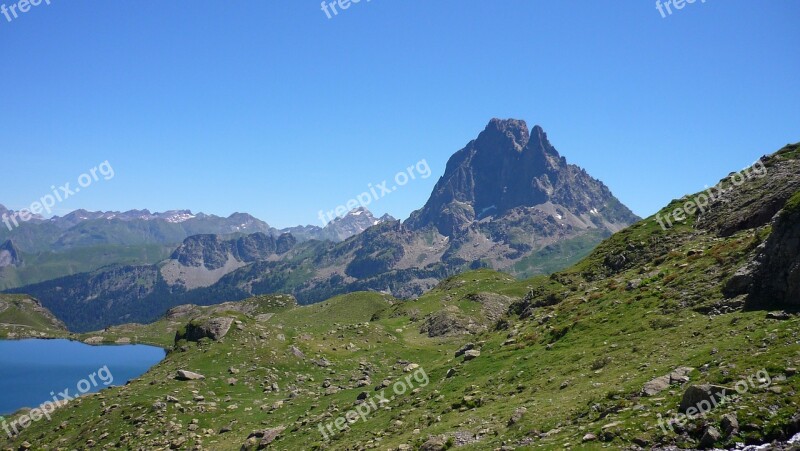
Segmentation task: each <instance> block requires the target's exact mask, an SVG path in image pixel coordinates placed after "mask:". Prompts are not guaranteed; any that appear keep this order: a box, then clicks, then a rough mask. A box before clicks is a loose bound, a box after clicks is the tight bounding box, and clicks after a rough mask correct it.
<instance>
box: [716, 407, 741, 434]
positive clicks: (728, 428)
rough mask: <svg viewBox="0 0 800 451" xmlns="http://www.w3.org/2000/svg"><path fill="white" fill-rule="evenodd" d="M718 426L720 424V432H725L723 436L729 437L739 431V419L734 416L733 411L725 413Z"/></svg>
mask: <svg viewBox="0 0 800 451" xmlns="http://www.w3.org/2000/svg"><path fill="white" fill-rule="evenodd" d="M720 426H722V432H724V433H725V436H726V437H730V436H731V435H733V434H736V433H737V432H739V419H738V418H736V414H735V413H726V414H725V415H723V416H722V420H721V421H720Z"/></svg>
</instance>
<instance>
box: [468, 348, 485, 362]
mask: <svg viewBox="0 0 800 451" xmlns="http://www.w3.org/2000/svg"><path fill="white" fill-rule="evenodd" d="M480 356H481V352H480V351H478V350H477V349H471V350H469V351H467V352H465V353H464V361H465V362H468V361H470V360H472V359H476V358H478V357H480Z"/></svg>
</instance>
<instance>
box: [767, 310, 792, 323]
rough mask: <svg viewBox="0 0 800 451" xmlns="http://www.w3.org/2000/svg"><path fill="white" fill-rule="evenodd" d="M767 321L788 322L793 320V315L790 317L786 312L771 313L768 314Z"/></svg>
mask: <svg viewBox="0 0 800 451" xmlns="http://www.w3.org/2000/svg"><path fill="white" fill-rule="evenodd" d="M767 319H775V320H778V321H786V320H789V319H792V315H790V314H788V313H786V312H783V311H781V312H769V313H767Z"/></svg>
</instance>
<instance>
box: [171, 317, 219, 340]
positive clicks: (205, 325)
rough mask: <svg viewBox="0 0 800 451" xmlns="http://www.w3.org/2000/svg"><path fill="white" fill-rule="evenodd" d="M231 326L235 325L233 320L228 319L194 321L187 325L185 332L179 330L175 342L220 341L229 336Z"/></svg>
mask: <svg viewBox="0 0 800 451" xmlns="http://www.w3.org/2000/svg"><path fill="white" fill-rule="evenodd" d="M231 324H233V318H227V317H224V318H223V317H220V318H212V319H208V320H194V321H192V322H190V323H189V324H187V325H186V327H185V330H183V331H180V330H179V331H178V332H177V333H176V334H175V341H176V342H177V341H178V340H188V341H200V340H201V339H203V338H210V339H212V340H214V341H219V340H221V339H222V338H223V337H225V335H227V334H228V331H229V330H230V328H231Z"/></svg>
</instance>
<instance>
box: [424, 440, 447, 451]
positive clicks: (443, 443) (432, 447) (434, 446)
mask: <svg viewBox="0 0 800 451" xmlns="http://www.w3.org/2000/svg"><path fill="white" fill-rule="evenodd" d="M446 449H447V440H446V439H445V437H431V438H429V439H428V441H427V442H425V443H423V444H422V446H420V447H419V451H444V450H446Z"/></svg>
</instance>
